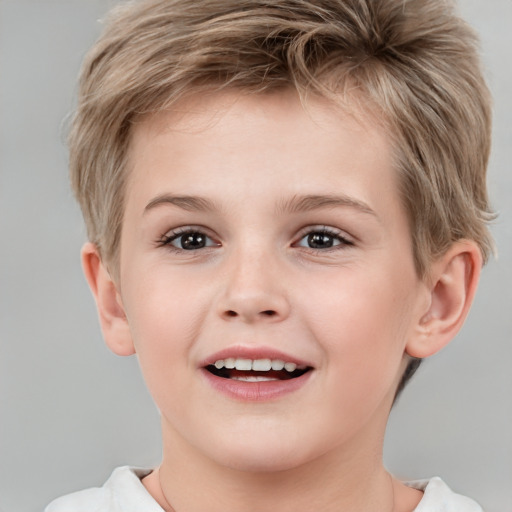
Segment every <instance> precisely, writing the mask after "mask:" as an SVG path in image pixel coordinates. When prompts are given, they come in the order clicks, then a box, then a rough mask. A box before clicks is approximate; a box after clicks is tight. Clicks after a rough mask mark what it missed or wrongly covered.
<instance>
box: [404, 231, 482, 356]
mask: <svg viewBox="0 0 512 512" xmlns="http://www.w3.org/2000/svg"><path fill="white" fill-rule="evenodd" d="M481 267H482V255H481V252H480V249H479V247H478V246H477V245H476V243H474V242H472V241H466V240H461V241H458V242H456V243H454V244H453V245H452V246H451V247H450V249H449V250H448V251H447V252H446V253H445V254H444V255H443V256H441V257H440V258H439V259H438V260H436V261H435V262H434V263H433V264H432V267H431V271H430V274H429V277H430V279H429V289H430V302H429V306H428V309H427V311H425V312H424V314H423V315H422V316H421V318H420V319H419V322H418V325H417V326H416V332H415V335H414V336H413V337H412V338H411V339H410V340H409V342H408V343H407V346H406V352H407V353H408V354H409V355H410V356H412V357H418V358H425V357H429V356H431V355H433V354H435V353H436V352H438V351H439V350H441V349H442V348H443V347H445V346H446V345H447V344H448V343H449V342H450V341H451V340H452V339H453V338H454V337H455V335H456V334H457V333H458V332H459V330H460V328H461V327H462V325H463V323H464V321H465V319H466V317H467V315H468V312H469V309H470V307H471V303H472V302H473V298H474V296H475V292H476V288H477V285H478V279H479V277H480V270H481Z"/></svg>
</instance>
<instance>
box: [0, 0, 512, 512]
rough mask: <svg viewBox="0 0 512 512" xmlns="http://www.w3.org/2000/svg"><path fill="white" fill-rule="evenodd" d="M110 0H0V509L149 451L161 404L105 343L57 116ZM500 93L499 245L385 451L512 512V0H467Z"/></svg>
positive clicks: (27, 508)
mask: <svg viewBox="0 0 512 512" xmlns="http://www.w3.org/2000/svg"><path fill="white" fill-rule="evenodd" d="M113 3H114V2H113V1H108V0H60V1H59V0H32V1H30V0H3V1H2V0H0V130H1V131H0V234H1V235H0V510H1V511H3V512H11V511H12V512H32V511H37V510H41V509H42V508H43V506H44V505H45V504H46V503H47V502H49V501H50V500H51V499H53V498H54V497H56V496H57V495H60V494H63V493H67V492H70V491H73V490H76V489H80V488H84V487H88V486H93V485H100V484H101V483H102V482H103V481H104V480H105V479H106V478H107V477H108V475H109V473H110V471H111V469H112V468H113V467H114V466H116V465H121V464H132V465H141V466H151V465H154V464H156V463H157V462H158V460H159V453H160V445H159V440H158V438H159V422H158V416H157V412H156V410H155V408H154V407H153V404H152V403H151V399H150V397H149V396H148V393H147V392H146V391H145V389H144V386H143V383H142V379H141V377H140V374H139V371H138V368H137V362H136V360H135V359H134V358H117V357H115V356H113V355H111V354H110V353H109V352H108V351H107V349H106V348H105V347H104V345H103V343H102V340H101V336H100V332H99V328H98V325H97V321H96V312H95V309H94V305H93V301H92V298H91V297H90V295H89V291H88V289H87V287H86V284H85V281H84V279H83V277H82V273H81V269H80V265H79V256H78V255H79V249H80V246H81V244H82V242H83V241H84V238H85V237H84V230H83V227H82V223H81V218H80V215H79V212H78V209H77V207H76V205H75V204H74V202H73V199H72V197H71V194H70V191H69V188H68V184H67V170H66V158H67V157H66V150H65V147H64V144H63V142H62V139H63V136H62V122H63V119H64V118H65V116H66V115H67V113H68V112H69V111H70V110H71V108H72V105H73V97H74V93H75V78H76V74H77V72H78V68H79V64H80V61H81V59H82V56H83V54H84V52H85V51H86V49H87V48H88V47H89V46H90V44H91V43H92V42H93V40H94V39H95V37H96V36H97V34H98V32H99V28H100V26H99V24H98V23H97V20H98V19H99V18H100V17H101V16H103V14H104V13H105V12H106V10H107V9H108V7H109V6H111V5H113ZM460 5H461V11H462V13H463V15H464V16H465V17H466V18H467V19H468V20H469V21H470V22H471V23H472V24H473V25H474V26H475V27H476V28H477V30H478V31H479V32H480V33H481V36H482V43H483V54H484V60H485V63H486V67H487V72H488V73H487V74H488V77H489V82H490V86H491V88H492V90H493V93H494V96H495V121H494V130H495V136H494V149H493V156H492V160H491V165H490V177H489V185H490V190H491V194H492V197H493V204H494V207H495V208H496V209H497V210H498V211H499V212H500V213H501V215H500V218H499V220H498V221H497V222H496V224H495V226H494V228H493V232H494V234H495V238H496V241H497V245H498V247H499V251H500V257H499V259H498V260H497V261H492V262H491V263H490V264H489V265H488V266H487V268H486V269H485V271H484V273H483V278H482V282H481V285H480V290H479V294H478V296H477V299H476V303H475V305H474V308H473V310H472V312H471V315H470V318H469V320H468V321H467V323H466V325H465V327H464V329H463V332H462V333H461V334H460V335H459V336H458V337H457V339H456V340H455V341H454V342H453V343H452V344H451V345H450V346H449V347H448V348H447V349H445V350H444V351H443V352H442V354H440V355H439V356H436V357H434V358H433V359H431V360H430V361H428V362H426V364H425V365H424V367H422V368H421V369H420V372H419V374H418V375H417V377H416V378H415V380H414V381H413V382H412V383H411V384H410V386H409V387H408V389H407V390H406V391H405V394H404V395H403V397H402V399H401V401H400V403H399V405H398V407H397V408H396V409H395V410H394V411H393V413H392V417H391V422H390V427H389V432H388V436H387V440H386V450H385V451H386V462H387V464H388V466H389V467H390V469H392V470H393V471H394V472H395V473H396V474H397V475H398V476H401V477H406V478H420V477H426V476H433V475H435V474H439V475H441V476H442V477H443V478H444V479H445V480H446V481H447V482H448V483H449V484H450V485H451V486H452V487H453V488H454V489H455V490H457V491H459V492H461V493H465V494H468V495H470V496H472V497H474V498H476V499H477V500H479V501H480V502H481V503H482V505H484V507H485V508H486V509H487V512H512V371H511V369H510V360H511V356H512V343H511V337H512V336H511V335H512V322H511V319H512V174H511V172H510V162H511V161H512V149H511V142H512V136H511V135H512V130H511V126H512V100H511V97H512V94H511V91H512V71H511V64H512V57H511V52H512V34H511V32H512V1H511V0H486V1H484V0H464V1H462V2H461V4H460Z"/></svg>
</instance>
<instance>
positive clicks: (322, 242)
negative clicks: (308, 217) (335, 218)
mask: <svg viewBox="0 0 512 512" xmlns="http://www.w3.org/2000/svg"><path fill="white" fill-rule="evenodd" d="M308 244H309V246H310V247H312V248H313V249H325V248H326V247H332V246H333V239H332V236H331V235H326V234H323V233H311V234H310V235H309V236H308Z"/></svg>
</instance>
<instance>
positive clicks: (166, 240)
mask: <svg viewBox="0 0 512 512" xmlns="http://www.w3.org/2000/svg"><path fill="white" fill-rule="evenodd" d="M162 245H170V246H172V247H174V248H176V249H178V250H181V251H197V250H199V249H204V248H206V247H215V246H218V245H219V244H218V243H217V242H215V241H214V240H212V239H211V238H210V237H209V236H207V235H206V234H204V233H202V232H201V231H197V230H186V231H175V232H171V233H167V234H166V235H165V236H164V237H163V239H162Z"/></svg>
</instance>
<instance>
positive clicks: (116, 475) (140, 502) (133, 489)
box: [45, 466, 162, 512]
mask: <svg viewBox="0 0 512 512" xmlns="http://www.w3.org/2000/svg"><path fill="white" fill-rule="evenodd" d="M149 473H150V470H145V469H140V468H130V467H128V466H123V467H120V468H117V469H115V470H114V472H113V473H112V475H111V476H110V478H109V479H108V480H107V481H106V482H105V484H104V485H103V486H102V487H94V488H91V489H85V490H83V491H78V492H74V493H72V494H67V495H66V496H62V497H60V498H57V499H56V500H55V501H52V502H51V503H50V504H49V505H48V506H47V507H46V509H45V512H137V511H140V510H144V511H145V512H162V509H161V508H160V506H159V505H158V504H157V503H156V501H155V500H153V498H152V497H151V496H150V494H149V493H148V492H147V491H146V489H145V487H144V485H143V484H142V482H141V478H143V477H144V476H146V475H147V474H149Z"/></svg>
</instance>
